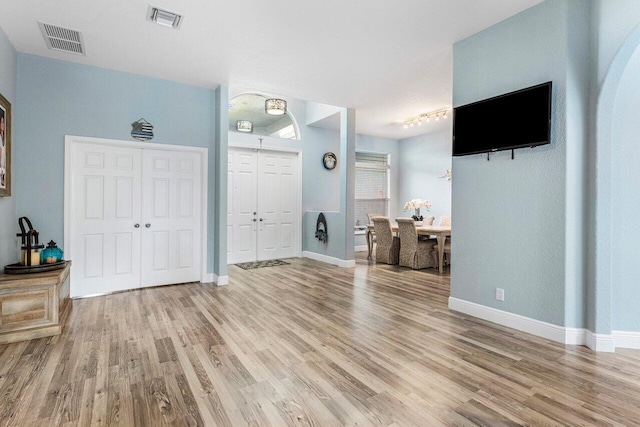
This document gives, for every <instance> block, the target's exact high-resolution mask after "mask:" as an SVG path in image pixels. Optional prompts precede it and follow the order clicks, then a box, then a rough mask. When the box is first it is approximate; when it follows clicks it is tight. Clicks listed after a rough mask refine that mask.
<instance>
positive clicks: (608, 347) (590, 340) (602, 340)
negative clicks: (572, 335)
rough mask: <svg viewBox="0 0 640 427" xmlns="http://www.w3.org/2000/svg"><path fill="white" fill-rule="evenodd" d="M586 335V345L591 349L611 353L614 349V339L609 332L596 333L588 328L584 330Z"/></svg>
mask: <svg viewBox="0 0 640 427" xmlns="http://www.w3.org/2000/svg"><path fill="white" fill-rule="evenodd" d="M585 335H586V337H587V342H586V345H587V347H589V348H590V349H591V350H593V351H599V352H602V353H613V352H615V351H616V345H615V341H614V339H613V335H611V334H596V333H594V332H591V331H589V330H585Z"/></svg>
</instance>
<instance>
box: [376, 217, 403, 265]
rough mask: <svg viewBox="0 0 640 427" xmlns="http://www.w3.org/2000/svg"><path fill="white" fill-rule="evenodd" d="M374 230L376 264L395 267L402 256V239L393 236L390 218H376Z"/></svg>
mask: <svg viewBox="0 0 640 427" xmlns="http://www.w3.org/2000/svg"><path fill="white" fill-rule="evenodd" d="M372 221H373V229H374V231H375V233H376V240H377V244H376V262H377V263H378V262H382V263H385V264H390V265H395V264H397V263H398V258H399V255H400V239H398V238H397V237H396V236H394V235H393V231H392V230H391V223H390V222H389V218H384V217H374V218H372Z"/></svg>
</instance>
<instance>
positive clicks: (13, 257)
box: [0, 28, 20, 269]
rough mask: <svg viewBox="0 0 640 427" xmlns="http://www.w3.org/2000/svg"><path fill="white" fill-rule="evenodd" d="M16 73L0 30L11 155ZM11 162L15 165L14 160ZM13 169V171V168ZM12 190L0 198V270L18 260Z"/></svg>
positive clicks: (0, 75)
mask: <svg viewBox="0 0 640 427" xmlns="http://www.w3.org/2000/svg"><path fill="white" fill-rule="evenodd" d="M16 73H17V59H16V51H15V49H14V48H13V46H12V45H11V42H9V39H8V38H7V36H6V35H5V33H4V31H2V29H1V28H0V93H1V94H2V96H4V97H5V98H6V99H7V101H9V102H10V103H11V106H12V108H13V117H12V121H13V126H14V128H13V135H12V144H13V146H14V149H13V151H12V152H13V153H15V146H16V145H18V144H19V142H20V139H19V138H18V137H17V136H16V132H15V126H16V125H17V123H18V122H19V120H18V119H17V117H16V111H15V106H16V81H17V79H16ZM14 157H15V155H14ZM13 162H14V165H15V158H14V159H13ZM13 169H14V171H15V166H14V168H13ZM13 176H14V177H15V172H13ZM12 190H13V191H12V197H0V269H2V268H4V266H5V265H6V264H12V263H14V262H16V261H17V260H18V250H17V246H16V240H15V239H16V237H15V234H16V233H17V232H18V223H17V217H16V195H17V194H18V192H17V191H16V186H15V180H14V185H13V189H12Z"/></svg>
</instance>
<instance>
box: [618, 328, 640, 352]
mask: <svg viewBox="0 0 640 427" xmlns="http://www.w3.org/2000/svg"><path fill="white" fill-rule="evenodd" d="M611 335H613V342H614V344H615V346H616V347H620V348H634V349H637V350H640V332H634V331H611Z"/></svg>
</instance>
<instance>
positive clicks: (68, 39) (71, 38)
mask: <svg viewBox="0 0 640 427" xmlns="http://www.w3.org/2000/svg"><path fill="white" fill-rule="evenodd" d="M38 25H40V31H42V36H43V37H44V41H45V43H46V44H47V47H48V48H49V49H53V50H59V51H62V52H69V53H75V54H77V55H84V54H85V49H84V43H83V39H82V33H80V32H79V31H76V30H70V29H68V28H62V27H58V26H55V25H51V24H45V23H43V22H38Z"/></svg>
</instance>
